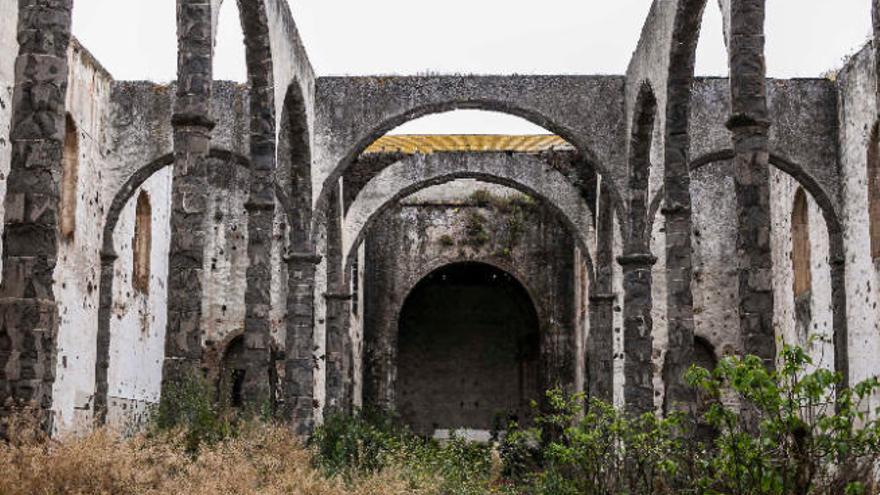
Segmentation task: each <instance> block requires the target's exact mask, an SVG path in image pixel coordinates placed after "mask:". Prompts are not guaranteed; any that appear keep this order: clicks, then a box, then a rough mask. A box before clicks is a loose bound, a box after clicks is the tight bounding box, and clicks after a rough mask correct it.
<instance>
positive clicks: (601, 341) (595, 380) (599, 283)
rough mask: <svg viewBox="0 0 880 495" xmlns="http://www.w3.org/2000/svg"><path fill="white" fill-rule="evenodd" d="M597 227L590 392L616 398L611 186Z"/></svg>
mask: <svg viewBox="0 0 880 495" xmlns="http://www.w3.org/2000/svg"><path fill="white" fill-rule="evenodd" d="M597 209H598V210H599V212H598V215H597V220H596V224H597V228H596V244H597V246H596V284H595V286H594V287H591V288H590V335H589V338H588V340H587V356H588V358H589V359H588V375H589V376H588V379H587V383H588V392H589V396H590V397H594V398H597V399H600V400H602V401H605V402H607V403H609V404H611V403H612V402H613V400H614V302H615V301H616V300H617V297H616V295H615V294H614V287H613V278H614V274H613V271H614V266H613V263H614V231H613V230H614V208H613V206H612V205H611V200H610V195H609V194H608V192H607V188H604V187H603V188H602V190H601V192H600V194H599V204H598V208H597Z"/></svg>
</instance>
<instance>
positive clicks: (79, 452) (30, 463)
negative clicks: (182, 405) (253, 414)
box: [0, 418, 432, 495]
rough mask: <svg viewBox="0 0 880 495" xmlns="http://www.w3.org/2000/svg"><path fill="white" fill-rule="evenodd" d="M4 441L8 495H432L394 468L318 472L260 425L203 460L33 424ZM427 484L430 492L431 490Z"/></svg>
mask: <svg viewBox="0 0 880 495" xmlns="http://www.w3.org/2000/svg"><path fill="white" fill-rule="evenodd" d="M9 437H10V441H8V442H5V443H4V442H2V441H0V466H3V469H2V475H0V495H19V494H21V495H24V494H27V495H34V494H53V495H54V494H89V495H91V494H113V495H126V494H160V493H161V494H178V493H179V494H184V493H185V494H297V495H299V494H302V495H343V494H350V495H397V494H401V495H403V494H426V493H430V492H431V491H432V490H430V489H429V488H427V486H422V485H423V483H418V485H419V486H414V485H413V483H412V482H411V481H406V480H405V479H404V477H403V476H402V475H400V474H399V473H398V472H396V471H395V470H394V469H388V470H384V471H383V472H382V473H380V474H376V475H372V476H367V477H363V478H359V479H356V480H354V481H353V482H351V483H350V484H345V483H343V482H342V481H341V480H338V479H327V478H325V477H324V476H323V475H322V474H321V473H320V472H318V471H316V470H315V469H314V468H313V467H312V465H311V456H310V453H309V452H308V451H307V450H306V449H305V448H304V447H303V446H302V445H301V443H300V442H299V440H298V439H296V438H295V437H294V436H292V435H291V434H290V433H289V432H288V431H287V430H286V429H284V428H280V427H277V426H271V425H265V424H257V425H253V426H250V427H247V428H245V429H244V430H243V431H242V434H241V435H239V436H238V437H237V438H234V439H230V440H227V441H224V442H221V443H218V444H215V445H213V446H207V447H204V448H203V450H202V451H201V452H200V453H199V455H198V456H191V455H189V454H188V453H187V451H186V449H185V442H184V441H183V439H182V437H181V436H180V435H174V434H164V433H163V434H156V435H151V436H146V435H141V436H137V437H134V438H129V439H123V438H121V437H120V436H118V435H116V434H114V433H113V432H110V431H107V430H100V431H97V432H95V433H93V434H91V435H89V436H87V437H83V438H69V439H66V440H64V441H55V440H50V439H47V438H45V437H44V436H43V435H41V434H39V433H38V429H36V428H33V427H32V426H31V425H29V424H28V421H27V420H26V419H24V420H22V419H20V418H19V419H18V420H16V421H14V422H13V424H10V428H9ZM430 484H431V483H430V481H429V480H425V482H424V485H430Z"/></svg>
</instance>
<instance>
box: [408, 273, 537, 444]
mask: <svg viewBox="0 0 880 495" xmlns="http://www.w3.org/2000/svg"><path fill="white" fill-rule="evenodd" d="M399 330H400V334H399V343H398V375H397V395H396V397H397V404H396V406H397V411H398V412H399V413H400V415H401V418H402V419H403V420H404V421H405V422H406V423H407V424H409V425H410V426H411V427H412V428H413V430H414V431H415V432H417V433H419V434H423V435H431V434H433V433H434V431H435V430H436V429H460V428H469V429H478V430H493V429H498V428H504V427H505V426H506V425H507V423H508V422H509V420H511V419H516V420H518V421H520V422H523V423H525V422H527V421H528V417H529V416H530V414H531V407H530V405H529V404H530V402H531V401H532V400H534V399H538V398H539V397H540V394H541V385H540V383H541V380H540V377H539V376H538V375H539V369H540V367H539V359H540V349H539V347H540V344H539V341H540V339H539V325H538V316H537V313H536V310H535V307H534V305H533V304H532V299H531V297H530V296H529V294H528V292H527V291H526V289H525V288H524V287H523V286H522V285H521V284H520V283H519V282H518V281H517V280H516V279H515V278H514V277H512V276H511V275H510V274H508V273H506V272H504V271H502V270H499V269H497V268H495V267H493V266H490V265H487V264H482V263H457V264H452V265H447V266H444V267H442V268H440V269H438V270H435V271H434V272H432V273H431V274H429V275H428V276H427V277H425V278H424V279H422V280H421V281H420V282H419V283H418V284H417V285H416V287H415V288H414V289H413V290H412V292H411V293H410V294H409V296H408V297H407V299H406V301H405V303H404V305H403V308H402V309H401V313H400V323H399Z"/></svg>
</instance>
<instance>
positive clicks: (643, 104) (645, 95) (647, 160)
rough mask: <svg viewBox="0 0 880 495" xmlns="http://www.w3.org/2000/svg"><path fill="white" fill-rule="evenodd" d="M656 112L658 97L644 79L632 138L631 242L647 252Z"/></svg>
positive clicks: (630, 186) (630, 147)
mask: <svg viewBox="0 0 880 495" xmlns="http://www.w3.org/2000/svg"><path fill="white" fill-rule="evenodd" d="M656 116H657V98H656V96H655V95H654V90H653V89H652V88H651V84H650V83H649V82H648V81H644V82H643V83H642V85H641V88H640V89H639V95H638V97H637V98H636V104H635V108H634V111H633V123H632V129H631V132H630V142H629V212H630V236H631V239H630V243H631V244H632V246H633V248H637V249H638V248H642V249H641V251H643V252H646V251H647V244H648V242H647V238H646V237H647V236H648V233H647V232H646V228H647V224H648V223H649V222H648V193H649V192H648V182H649V180H650V176H651V147H652V144H653V137H654V121H655V120H656Z"/></svg>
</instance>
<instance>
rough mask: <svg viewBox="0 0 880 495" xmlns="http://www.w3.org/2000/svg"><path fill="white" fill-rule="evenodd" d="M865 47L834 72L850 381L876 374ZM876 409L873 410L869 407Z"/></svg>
mask: <svg viewBox="0 0 880 495" xmlns="http://www.w3.org/2000/svg"><path fill="white" fill-rule="evenodd" d="M874 53H875V52H874V51H873V50H871V47H870V45H869V46H867V47H865V48H864V49H863V50H861V51H860V52H859V53H858V54H856V55H855V56H854V57H853V58H852V59H851V60H850V61H849V63H848V64H847V65H846V66H845V67H844V68H843V69H842V70H841V71H840V73H839V74H838V78H837V86H838V91H839V97H838V98H839V100H838V101H839V119H840V130H839V135H838V136H839V142H840V174H841V177H842V183H841V193H840V198H841V202H842V220H843V225H844V235H845V239H846V244H845V250H846V255H845V260H846V261H845V263H846V293H847V306H846V310H847V318H848V322H849V359H850V381H851V382H853V383H856V382H858V381H861V380H864V379H866V378H868V377H871V376H875V375H877V374H880V361H878V360H877V355H878V353H880V339H878V337H877V336H878V335H880V307H878V304H877V301H878V300H880V268H878V265H877V263H876V262H875V261H874V260H872V259H871V242H870V233H869V219H868V179H867V154H868V140H869V138H870V133H871V128H872V126H874V125H875V123H876V122H877V111H876V109H877V105H876V94H877V90H876V88H877V74H876V73H875V71H874V67H875V65H874V64H875V62H874V56H875V55H874ZM875 406H876V405H875Z"/></svg>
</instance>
